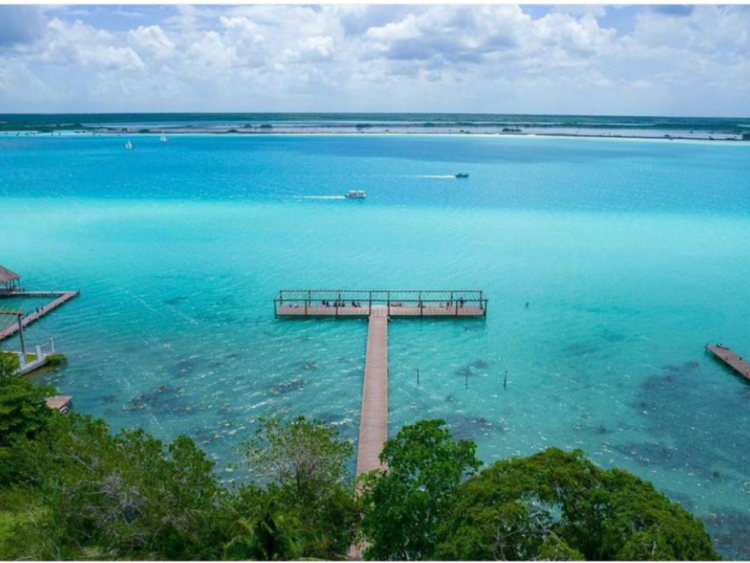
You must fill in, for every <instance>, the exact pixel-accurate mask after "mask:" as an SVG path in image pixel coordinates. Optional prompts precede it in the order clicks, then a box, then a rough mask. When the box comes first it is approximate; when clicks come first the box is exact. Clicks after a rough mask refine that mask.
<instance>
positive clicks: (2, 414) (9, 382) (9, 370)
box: [0, 351, 55, 448]
mask: <svg viewBox="0 0 750 563" xmlns="http://www.w3.org/2000/svg"><path fill="white" fill-rule="evenodd" d="M17 368H18V362H17V360H16V359H15V358H14V357H13V355H12V354H10V353H8V352H2V351H0V448H3V447H7V446H9V445H10V444H11V443H12V442H14V441H15V440H18V439H19V438H25V437H33V436H34V435H35V434H37V433H38V432H40V431H41V430H42V429H43V428H44V427H45V426H46V425H47V422H48V420H49V418H50V417H51V416H52V412H51V411H50V409H48V408H47V407H46V404H45V399H46V398H47V397H49V396H50V395H52V394H54V392H55V390H54V388H53V387H49V386H47V385H34V384H33V383H31V382H30V381H29V380H28V379H26V378H25V377H21V376H18V375H15V372H16V370H17Z"/></svg>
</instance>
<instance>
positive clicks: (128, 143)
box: [125, 141, 133, 151]
mask: <svg viewBox="0 0 750 563" xmlns="http://www.w3.org/2000/svg"><path fill="white" fill-rule="evenodd" d="M125 148H126V149H128V150H129V151H132V150H133V143H131V142H130V141H125Z"/></svg>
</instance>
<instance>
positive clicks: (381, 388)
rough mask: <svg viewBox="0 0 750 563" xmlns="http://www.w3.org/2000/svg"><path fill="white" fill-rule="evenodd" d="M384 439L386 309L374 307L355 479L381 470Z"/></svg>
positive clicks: (386, 437)
mask: <svg viewBox="0 0 750 563" xmlns="http://www.w3.org/2000/svg"><path fill="white" fill-rule="evenodd" d="M387 439H388V313H387V311H386V308H385V307H373V310H372V314H371V315H370V321H369V326H368V328H367V355H366V359H365V380H364V383H363V385H362V415H361V420H360V424H359V450H358V453H357V475H360V474H361V473H366V472H367V471H371V470H373V469H378V468H381V467H382V465H381V463H380V459H379V456H380V452H381V451H382V450H383V444H385V441H386V440H387Z"/></svg>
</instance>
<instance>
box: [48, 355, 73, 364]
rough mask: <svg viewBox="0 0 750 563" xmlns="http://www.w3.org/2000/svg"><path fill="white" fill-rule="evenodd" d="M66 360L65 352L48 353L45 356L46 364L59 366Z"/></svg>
mask: <svg viewBox="0 0 750 563" xmlns="http://www.w3.org/2000/svg"><path fill="white" fill-rule="evenodd" d="M67 361H68V358H67V356H65V354H60V353H57V354H50V355H49V356H47V365H48V366H59V365H62V364H64V363H66V362H67Z"/></svg>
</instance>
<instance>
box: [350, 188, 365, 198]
mask: <svg viewBox="0 0 750 563" xmlns="http://www.w3.org/2000/svg"><path fill="white" fill-rule="evenodd" d="M345 197H346V199H365V198H367V194H366V193H365V190H349V191H348V192H346V195H345Z"/></svg>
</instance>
